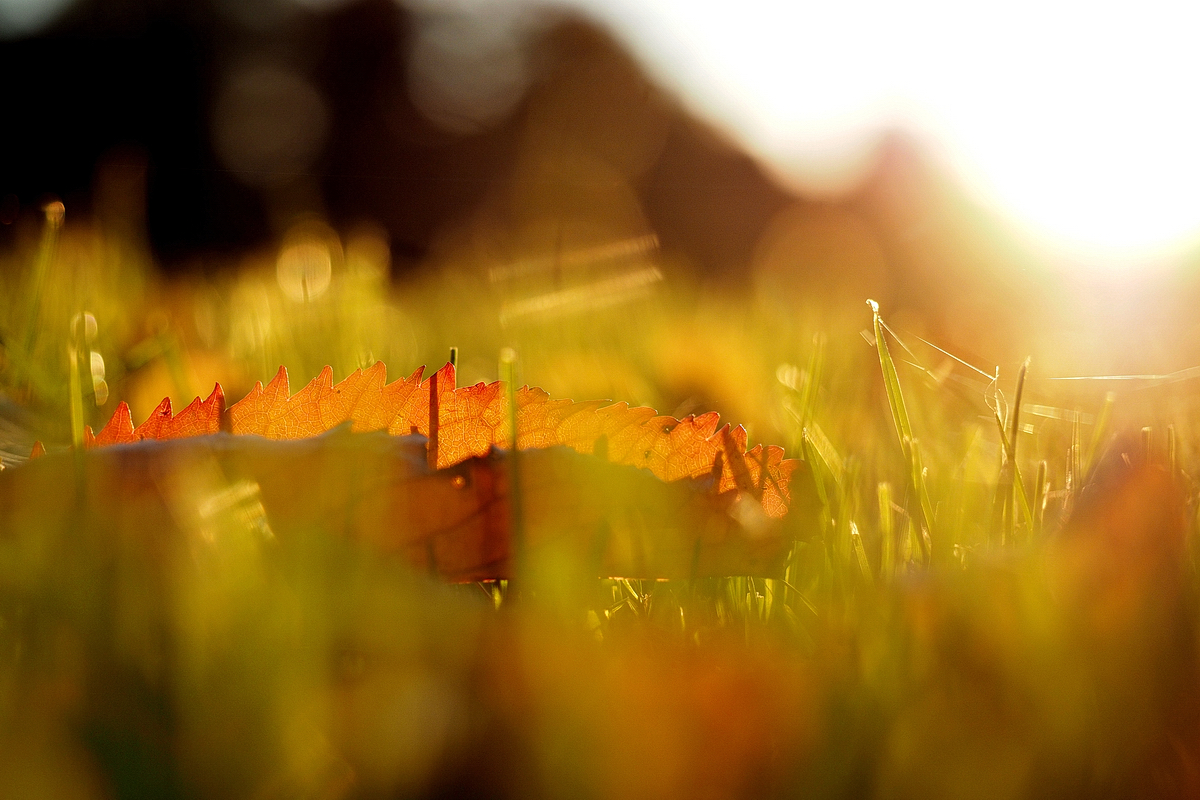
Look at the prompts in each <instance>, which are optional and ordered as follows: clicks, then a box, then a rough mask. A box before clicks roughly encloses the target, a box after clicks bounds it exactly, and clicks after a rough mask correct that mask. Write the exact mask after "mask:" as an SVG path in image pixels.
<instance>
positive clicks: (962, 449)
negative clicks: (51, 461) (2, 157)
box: [0, 209, 1200, 798]
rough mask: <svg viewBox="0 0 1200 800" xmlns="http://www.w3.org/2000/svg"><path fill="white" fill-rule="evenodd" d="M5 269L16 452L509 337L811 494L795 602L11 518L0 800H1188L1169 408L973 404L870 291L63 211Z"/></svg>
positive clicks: (234, 535) (345, 548) (1186, 608)
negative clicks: (171, 276)
mask: <svg viewBox="0 0 1200 800" xmlns="http://www.w3.org/2000/svg"><path fill="white" fill-rule="evenodd" d="M0 259H3V262H4V263H3V265H2V267H0V280H2V281H3V282H4V285H3V287H2V291H0V344H2V347H3V350H2V353H0V389H2V391H3V393H4V396H5V398H6V399H5V403H6V404H7V405H6V408H7V409H8V413H7V414H6V417H7V418H8V423H9V424H8V427H7V428H6V433H5V434H4V436H5V437H6V438H5V440H4V441H3V442H0V444H2V445H3V447H2V448H0V449H3V450H5V451H6V453H8V454H9V456H10V458H9V463H10V468H16V469H19V467H14V466H11V465H12V464H14V463H15V462H16V461H18V460H19V458H17V457H18V456H21V455H24V453H25V452H27V448H28V445H29V443H30V442H31V441H32V438H33V436H35V435H36V436H38V437H40V438H42V439H43V440H45V441H48V442H53V443H57V444H67V443H69V442H71V441H72V439H75V440H78V438H79V437H80V436H81V431H82V426H83V425H84V424H91V425H93V427H98V426H99V425H101V424H103V422H104V421H106V420H107V418H108V416H109V415H110V414H111V413H112V410H113V408H114V406H115V404H116V402H117V401H118V400H120V399H126V400H128V401H129V402H130V403H131V405H132V406H133V409H134V419H135V421H140V420H141V419H143V418H145V416H146V415H147V414H148V413H149V412H150V411H151V410H152V409H153V407H154V406H155V405H157V403H158V400H159V399H161V398H162V397H163V396H170V397H171V398H172V400H173V403H174V404H175V407H176V408H181V407H182V404H184V403H186V402H187V401H189V400H190V399H191V398H192V397H194V396H196V395H197V394H206V393H207V391H208V390H209V389H210V388H211V384H212V383H213V382H214V381H218V380H219V381H220V382H221V383H222V384H223V386H224V387H225V389H226V393H227V396H228V397H229V398H230V399H231V401H232V400H235V399H238V398H240V397H241V396H242V395H243V394H244V393H245V392H246V391H247V390H248V389H249V388H250V386H251V385H252V384H253V382H254V381H255V380H265V379H267V378H268V377H270V375H271V374H272V373H273V372H274V370H275V368H276V367H277V366H278V365H279V364H284V365H286V366H287V367H288V369H289V372H290V373H291V376H292V386H293V389H296V388H299V387H300V386H301V385H302V384H303V382H305V381H307V380H308V379H310V378H311V377H313V376H314V375H315V374H316V373H317V372H318V371H319V370H320V368H321V367H322V366H324V365H325V364H330V365H332V366H333V368H334V373H335V378H338V379H340V378H341V377H343V376H345V375H346V374H347V373H348V372H350V371H351V370H353V369H355V368H357V367H364V366H367V365H369V364H371V363H373V362H374V361H376V360H383V361H385V362H386V363H387V365H388V369H389V375H390V376H391V377H392V378H395V377H399V376H401V375H407V374H409V373H411V372H412V370H413V369H414V368H415V367H416V366H418V365H420V364H428V365H430V366H431V367H436V366H437V365H439V364H440V363H442V362H443V361H444V360H445V359H446V357H447V355H448V354H449V352H450V348H451V347H456V348H458V353H459V360H458V365H459V375H460V382H461V383H470V382H474V381H477V380H494V379H495V378H496V377H497V359H498V354H499V352H500V350H501V348H504V347H511V348H513V349H514V350H515V351H516V352H517V353H518V354H519V356H520V368H521V370H522V372H523V374H521V375H520V378H521V380H523V381H527V382H529V383H532V384H534V385H539V386H542V387H543V388H545V389H546V390H547V391H549V392H550V394H551V395H552V396H556V397H569V398H573V399H578V400H583V399H591V398H600V397H610V398H613V399H617V400H626V401H629V402H630V403H633V404H643V405H650V406H654V407H656V408H658V409H660V410H661V411H663V412H665V413H671V414H675V415H682V414H686V413H690V412H693V411H696V412H699V411H707V410H717V411H720V412H721V413H722V416H723V417H724V418H725V420H726V421H730V422H733V423H743V424H745V425H746V426H747V427H748V428H749V430H750V436H751V440H752V441H764V442H768V443H780V444H784V445H786V446H787V448H788V450H789V455H791V456H793V457H799V458H803V459H804V460H805V461H807V462H808V464H809V466H810V468H811V469H812V472H813V476H814V479H815V486H814V487H812V491H813V492H815V494H816V496H817V497H818V498H819V512H818V513H817V515H816V517H815V519H813V520H811V521H810V522H809V524H808V525H807V526H806V530H805V536H804V537H803V538H802V539H801V540H800V541H798V542H797V543H796V546H795V548H794V551H793V553H792V555H791V557H790V559H789V562H788V569H787V572H786V574H785V576H784V577H783V578H782V579H774V580H764V579H760V580H754V579H750V578H744V577H736V576H731V577H729V578H725V579H708V580H697V581H670V582H654V583H651V582H643V581H599V582H594V581H581V580H579V579H577V578H575V577H573V576H572V574H571V573H570V572H569V571H566V570H559V569H558V566H557V565H556V562H555V561H554V558H553V554H551V555H550V556H549V557H548V558H547V559H545V560H544V561H543V562H541V563H535V566H534V568H533V569H531V573H530V576H529V583H528V585H527V586H526V587H525V588H524V590H523V591H522V594H521V598H520V600H519V601H518V602H513V601H514V597H513V596H509V594H508V587H507V586H501V585H486V584H472V585H467V586H443V585H439V584H436V583H434V582H432V581H430V580H428V579H427V578H425V577H423V576H418V575H413V574H410V573H408V572H406V571H405V570H403V569H401V568H399V567H398V566H397V565H396V564H395V563H393V562H390V561H388V560H387V559H386V558H384V557H382V556H380V555H378V554H375V553H372V552H370V551H368V550H367V549H366V548H362V547H358V546H355V545H354V544H352V543H351V542H348V541H345V540H343V539H340V538H339V537H337V536H334V535H331V531H330V530H326V529H324V528H323V527H322V524H321V521H320V520H319V519H314V521H313V522H312V524H311V525H309V526H308V527H307V528H306V529H305V530H304V536H302V537H300V538H299V539H297V540H296V541H295V542H293V543H292V544H290V545H288V546H286V547H284V546H276V545H274V544H271V543H269V542H268V541H266V540H265V539H263V538H262V537H261V536H256V535H255V531H256V530H257V528H255V525H256V524H257V523H256V522H255V520H256V519H257V518H256V517H255V515H254V513H241V511H244V509H242V510H241V511H239V512H238V513H230V514H226V515H225V516H222V517H220V519H219V521H218V523H219V524H218V523H214V524H218V527H219V529H220V530H219V532H218V533H217V534H214V535H212V536H210V537H208V538H207V539H205V543H204V544H203V545H202V546H199V547H198V548H197V547H195V546H187V547H184V546H174V545H163V544H161V543H156V542H157V540H156V539H155V534H156V532H157V531H156V530H146V531H143V532H142V533H140V534H139V535H138V537H136V538H134V539H132V540H131V539H129V538H120V539H105V538H104V536H103V535H92V534H98V533H102V532H103V531H104V530H105V526H106V525H107V524H108V522H106V520H104V519H101V518H98V517H97V513H98V512H97V511H96V510H95V509H73V510H70V509H69V510H67V511H66V512H64V513H65V514H66V516H65V517H63V519H67V520H68V521H71V520H74V522H75V523H77V524H78V525H79V530H81V531H86V532H88V533H89V535H87V536H83V535H81V536H80V537H78V538H73V535H72V533H71V527H70V525H67V527H66V528H63V527H62V526H58V527H56V526H54V525H51V524H50V523H49V522H47V524H46V526H45V529H44V530H43V529H39V526H38V523H37V522H25V523H22V524H21V526H20V529H14V523H13V520H15V519H19V518H21V517H20V515H19V514H16V513H13V512H12V509H7V510H6V514H7V516H5V517H3V518H0V530H2V534H0V536H2V537H3V539H2V542H0V547H2V549H0V795H3V796H13V797H18V796H20V797H103V796H113V797H166V796H179V797H200V796H203V797H209V796H211V797H256V798H259V797H374V796H459V795H488V796H512V797H528V796H563V797H579V796H584V797H609V796H612V797H642V796H647V797H696V796H702V797H743V796H744V797H761V796H787V797H791V796H796V797H799V796H817V797H860V796H868V795H871V796H884V797H897V796H900V797H964V796H970V797H1028V796H1064V795H1069V796H1106V797H1113V796H1184V795H1194V794H1197V793H1200V672H1198V671H1197V655H1198V653H1200V651H1198V648H1200V638H1198V635H1197V630H1198V629H1197V626H1196V619H1195V618H1196V613H1197V611H1198V610H1200V606H1198V604H1197V600H1198V597H1197V592H1196V580H1195V578H1196V574H1195V562H1194V552H1193V551H1194V545H1193V541H1194V533H1195V530H1194V529H1195V510H1194V497H1195V493H1194V488H1193V483H1192V480H1191V478H1190V472H1191V471H1192V464H1193V459H1194V454H1195V446H1196V429H1195V425H1194V424H1193V423H1192V418H1193V416H1194V411H1193V407H1192V401H1191V399H1190V397H1188V395H1187V394H1186V393H1185V392H1184V391H1182V390H1181V389H1180V388H1179V387H1178V386H1177V385H1174V384H1167V385H1165V386H1161V387H1158V388H1150V389H1146V390H1141V391H1133V392H1124V393H1123V394H1121V395H1119V396H1116V397H1110V398H1108V399H1106V397H1105V392H1106V391H1107V390H1108V389H1109V388H1111V387H1110V385H1109V384H1105V383H1103V382H1084V383H1072V384H1054V383H1050V382H1046V381H1044V380H1039V378H1038V376H1037V365H1036V364H1034V365H1032V368H1031V371H1030V373H1029V374H1030V377H1029V379H1028V381H1027V382H1026V383H1025V385H1024V386H1023V387H1022V388H1018V387H1017V382H1018V374H1017V372H1018V371H1017V369H1016V368H1015V367H1016V366H1017V365H1019V364H1020V358H1021V357H1022V354H1005V356H1004V357H1005V358H1011V359H1012V361H1011V362H1008V363H1006V365H1005V366H1004V367H1003V368H1002V369H1001V371H1000V373H999V375H998V378H999V379H998V380H994V379H993V378H995V377H996V368H995V365H994V364H992V365H976V366H975V367H971V366H969V365H966V364H964V363H961V362H958V361H956V360H954V359H953V358H952V357H951V356H950V355H949V354H947V353H944V352H941V351H939V350H938V349H936V348H935V347H931V346H929V345H926V344H924V343H923V342H921V341H920V340H919V339H918V338H917V337H916V336H914V335H911V334H909V333H907V332H906V331H898V332H895V333H898V334H899V336H898V337H896V336H895V335H894V334H893V333H892V332H891V331H889V329H887V327H886V325H885V324H884V320H886V318H887V312H888V309H887V308H886V307H885V308H884V309H883V315H884V316H883V318H882V319H880V320H877V322H876V325H875V326H874V327H872V317H871V314H870V310H869V309H867V308H866V307H865V306H858V305H856V306H855V307H853V308H846V309H829V308H824V307H822V305H821V302H820V299H819V298H814V299H813V301H812V303H811V307H797V308H786V309H780V308H778V307H776V306H772V305H771V304H769V303H763V302H759V301H755V300H753V299H752V298H750V297H749V296H747V297H741V296H736V295H731V294H730V293H729V292H713V291H706V290H705V289H704V288H703V287H700V286H697V285H694V284H693V283H691V282H690V281H689V280H688V278H687V277H686V275H685V274H683V273H682V272H681V271H679V270H677V269H676V268H675V267H673V265H671V264H670V263H668V262H666V261H664V260H663V259H661V258H660V257H659V256H658V254H657V253H656V251H655V250H654V248H653V246H652V243H648V242H646V241H640V240H633V241H630V242H626V243H624V244H623V245H622V246H616V247H610V248H608V249H607V250H604V249H599V250H597V251H596V252H594V253H592V254H591V255H590V256H587V257H581V258H578V259H576V260H574V261H563V260H561V259H559V260H555V259H549V260H548V259H546V258H545V257H542V256H538V255H537V254H533V255H530V256H529V257H528V258H525V259H524V260H518V261H508V262H498V263H492V264H477V263H470V264H467V263H453V262H451V263H445V264H441V265H438V267H437V268H433V267H431V268H430V269H429V270H428V271H427V272H425V273H422V274H417V275H415V276H412V277H410V278H408V279H406V280H405V281H403V282H401V283H398V284H393V283H391V282H390V281H389V278H388V249H387V244H386V241H385V239H384V238H383V237H382V236H381V235H380V234H379V233H378V232H377V231H375V230H373V229H371V228H362V229H357V230H351V231H334V230H332V229H330V228H329V227H328V226H326V225H324V224H323V223H320V222H317V221H310V222H306V223H303V224H301V225H298V226H297V227H295V228H294V229H293V230H292V231H291V233H289V234H288V236H287V237H285V238H284V240H283V241H282V242H281V244H280V246H279V248H278V249H277V250H275V251H272V252H270V253H261V254H252V255H249V256H247V257H245V258H244V259H243V260H242V261H240V262H238V263H236V264H231V265H230V266H229V268H228V269H227V271H225V272H215V271H209V272H208V273H206V274H207V277H204V276H201V275H193V276H190V277H183V278H178V279H175V280H172V281H166V280H164V279H162V278H160V277H157V276H156V275H155V274H154V273H153V271H152V270H151V268H150V266H149V260H148V258H147V257H146V256H145V255H144V253H142V252H141V251H140V250H139V249H138V248H137V247H136V246H135V245H134V244H131V243H130V242H128V241H122V240H119V239H115V238H114V237H111V236H106V235H105V234H104V232H103V231H100V230H97V229H93V228H88V227H84V226H80V227H71V226H66V227H64V226H62V225H61V215H60V214H59V213H58V212H57V210H55V209H51V211H50V212H49V213H48V216H47V221H46V223H45V225H44V226H43V227H42V228H41V229H40V230H39V231H37V232H36V233H31V234H30V235H29V236H27V237H26V240H24V243H23V244H21V245H20V246H18V247H17V248H16V249H15V250H14V251H13V252H9V253H5V254H2V255H0ZM863 299H865V298H863ZM1081 387H1082V388H1081ZM1018 408H1019V413H1018ZM1143 426H1145V427H1146V429H1145V430H1144V431H1143V430H1141V428H1142V427H1143ZM1126 429H1132V430H1133V431H1134V432H1135V433H1134V435H1133V436H1132V437H1125V438H1120V439H1118V440H1117V441H1116V442H1115V443H1114V444H1111V445H1110V444H1109V439H1110V433H1111V432H1112V431H1114V430H1126ZM898 430H899V431H904V432H907V433H908V434H909V435H908V436H907V437H905V436H898V435H897V431H898ZM1006 453H1007V454H1009V455H1010V456H1012V457H1006ZM797 491H799V489H798V490H797ZM31 502H32V500H31ZM235 510H238V509H235ZM268 521H270V520H269V519H268Z"/></svg>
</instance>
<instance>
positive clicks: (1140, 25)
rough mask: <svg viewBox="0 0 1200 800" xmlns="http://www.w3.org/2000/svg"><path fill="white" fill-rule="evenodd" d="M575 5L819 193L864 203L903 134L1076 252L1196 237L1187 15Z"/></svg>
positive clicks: (1165, 247) (667, 0)
mask: <svg viewBox="0 0 1200 800" xmlns="http://www.w3.org/2000/svg"><path fill="white" fill-rule="evenodd" d="M574 2H576V3H578V4H580V5H581V6H582V7H583V8H584V9H585V10H587V11H588V12H589V13H591V14H593V15H595V16H597V17H598V18H600V19H602V20H604V21H605V22H606V23H607V24H609V25H610V26H612V27H613V28H614V29H615V31H616V32H617V33H618V34H619V35H620V36H621V37H622V38H623V39H624V40H625V41H627V42H628V43H630V45H631V46H632V47H633V49H634V51H635V52H636V53H637V54H638V56H639V57H640V58H641V59H642V60H643V61H644V62H645V63H646V64H648V65H649V66H650V68H651V70H652V72H654V73H655V74H656V77H657V79H658V80H660V81H662V82H663V83H664V84H665V85H666V86H668V87H669V88H671V89H672V90H675V91H677V92H679V94H680V95H681V96H682V97H683V98H684V101H685V103H687V104H688V105H689V106H690V107H692V108H693V109H694V110H696V111H699V112H700V113H701V114H702V115H704V116H706V117H708V118H710V119H713V120H716V121H718V122H719V124H722V125H724V126H725V127H727V128H729V129H730V130H732V131H733V132H734V133H735V134H736V135H738V136H740V137H741V138H742V139H743V141H745V142H747V143H748V144H749V145H750V146H751V147H752V148H753V149H755V150H757V151H758V152H759V153H761V154H762V155H763V156H765V157H766V158H767V159H768V161H769V162H770V163H772V164H774V165H775V167H776V168H778V169H779V171H780V172H781V173H782V174H784V175H785V176H787V177H788V178H790V179H791V180H792V181H793V182H794V183H795V184H796V185H798V186H799V187H800V188H801V189H803V190H805V191H808V192H816V193H834V194H837V193H843V192H845V191H847V190H849V189H851V188H853V186H854V185H855V183H856V182H857V181H859V180H861V179H862V178H863V177H864V175H865V174H866V173H867V171H868V170H869V168H870V165H871V156H872V154H873V151H874V148H875V147H876V146H877V144H878V143H879V141H880V140H881V138H882V136H883V135H884V133H885V132H886V131H887V130H889V129H897V128H899V129H902V130H907V131H910V132H912V133H915V134H916V135H917V136H918V137H920V139H921V141H922V142H923V143H924V144H925V146H926V147H927V148H928V150H929V151H930V152H932V153H933V154H934V155H935V157H937V158H938V159H940V160H942V161H943V162H944V163H945V164H946V165H947V166H949V167H950V168H951V169H953V170H954V171H955V172H956V173H957V174H958V175H959V176H960V178H961V179H962V180H964V182H965V183H966V184H967V185H968V187H969V189H970V190H971V192H972V193H973V194H974V195H975V196H976V198H977V199H978V200H979V201H981V202H982V203H984V204H985V205H988V206H991V207H992V208H994V209H996V210H997V211H999V212H1000V213H1001V214H1002V215H1003V216H1005V217H1008V218H1010V219H1012V220H1013V221H1015V222H1016V223H1017V224H1018V225H1019V226H1021V227H1022V228H1023V229H1024V230H1026V231H1027V233H1028V235H1029V236H1031V237H1033V238H1035V239H1037V240H1040V241H1042V242H1043V243H1046V244H1049V245H1051V246H1053V247H1055V248H1058V249H1061V250H1063V251H1065V252H1069V253H1072V254H1076V255H1079V256H1083V257H1085V258H1087V259H1091V260H1094V261H1099V262H1104V261H1107V262H1111V263H1113V264H1118V263H1130V264H1134V263H1142V262H1144V261H1145V260H1146V259H1148V258H1153V257H1155V256H1159V255H1162V254H1164V253H1166V252H1168V251H1170V250H1172V249H1177V248H1179V247H1181V246H1184V245H1186V244H1189V243H1190V242H1189V240H1192V239H1193V238H1194V237H1196V235H1197V234H1198V233H1200V191H1197V186H1198V185H1200V114H1198V113H1197V102H1196V96H1197V93H1196V84H1197V78H1198V77H1200V49H1198V48H1196V47H1195V46H1194V44H1193V42H1192V34H1193V32H1194V31H1195V30H1197V22H1198V21H1200V10H1198V9H1197V8H1196V7H1194V6H1192V5H1190V4H1183V3H1171V2H1168V0H1159V2H1157V3H1147V4H1139V5H1138V6H1137V7H1136V8H1135V7H1133V6H1106V5H1096V4H1088V3H1082V2H1063V1H1062V0H1058V1H1057V2H1029V1H1027V0H1021V1H1019V2H1015V3H1009V4H1003V5H1000V4H961V3H952V2H947V1H946V0H919V1H918V2H910V3H906V4H904V5H903V6H898V5H895V4H888V3H884V2H880V1H878V0H853V1H852V2H847V3H824V2H819V3H805V4H781V3H772V2H769V0H757V1H756V2H751V3H749V4H747V5H744V6H741V7H739V8H738V10H737V11H736V12H734V11H732V10H731V9H730V8H729V7H721V8H717V7H715V6H712V7H698V6H697V5H695V4H693V3H689V2H684V1H683V0H657V2H654V3H643V2H641V0H638V2H634V0H620V2H612V1H611V0H603V1H602V0H574Z"/></svg>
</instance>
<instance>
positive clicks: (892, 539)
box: [879, 481, 896, 581]
mask: <svg viewBox="0 0 1200 800" xmlns="http://www.w3.org/2000/svg"><path fill="white" fill-rule="evenodd" d="M879 539H880V542H879V577H880V579H882V580H884V581H890V580H891V579H892V576H893V575H894V574H895V564H896V561H895V559H896V519H895V515H894V514H893V513H892V487H891V485H890V484H888V483H887V482H886V481H885V482H881V483H880V484H879Z"/></svg>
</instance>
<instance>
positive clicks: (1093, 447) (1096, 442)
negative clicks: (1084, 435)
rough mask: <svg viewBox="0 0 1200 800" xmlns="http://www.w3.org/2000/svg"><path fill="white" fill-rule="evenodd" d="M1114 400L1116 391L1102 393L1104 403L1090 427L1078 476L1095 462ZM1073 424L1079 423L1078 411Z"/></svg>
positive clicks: (1106, 431)
mask: <svg viewBox="0 0 1200 800" xmlns="http://www.w3.org/2000/svg"><path fill="white" fill-rule="evenodd" d="M1116 402H1117V394H1116V392H1108V393H1107V394H1105V395H1104V404H1103V405H1102V406H1100V413H1099V415H1097V416H1096V424H1095V425H1094V426H1093V427H1092V439H1091V441H1090V442H1089V443H1088V448H1087V453H1086V454H1085V455H1084V457H1083V464H1082V465H1081V472H1082V475H1079V476H1078V477H1080V478H1082V477H1083V475H1087V474H1088V473H1090V472H1091V471H1092V467H1093V466H1095V464H1096V457H1097V456H1098V455H1099V453H1100V446H1101V445H1102V444H1103V443H1104V437H1105V435H1107V433H1108V424H1109V422H1110V421H1111V420H1112V412H1113V406H1114V405H1116ZM1075 425H1076V426H1078V425H1079V413H1078V412H1076V414H1075ZM1076 433H1077V432H1076Z"/></svg>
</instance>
